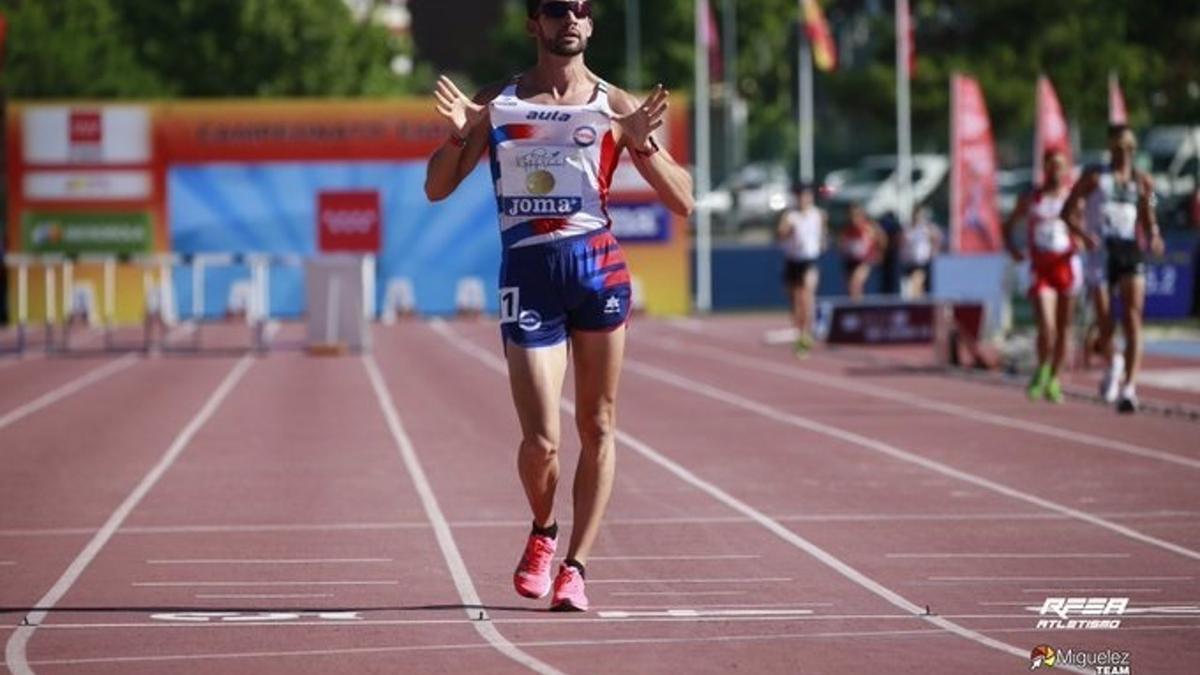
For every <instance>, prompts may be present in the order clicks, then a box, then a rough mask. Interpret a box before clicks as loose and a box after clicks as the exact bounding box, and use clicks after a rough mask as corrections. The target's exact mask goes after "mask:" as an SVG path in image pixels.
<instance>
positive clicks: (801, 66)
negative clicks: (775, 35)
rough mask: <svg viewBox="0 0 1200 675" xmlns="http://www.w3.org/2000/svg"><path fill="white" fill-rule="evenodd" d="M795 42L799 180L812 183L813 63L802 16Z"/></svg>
mask: <svg viewBox="0 0 1200 675" xmlns="http://www.w3.org/2000/svg"><path fill="white" fill-rule="evenodd" d="M796 26H797V37H796V43H797V44H798V45H799V50H798V51H799V56H798V58H799V63H798V64H797V66H796V70H797V73H798V74H799V78H798V79H799V88H800V90H799V91H798V92H797V102H798V103H799V108H800V120H799V124H800V128H799V131H800V134H799V136H800V147H799V151H800V174H799V175H800V182H801V183H810V184H811V183H812V182H813V174H814V173H816V172H815V171H814V169H813V82H812V81H813V64H812V46H811V45H810V44H809V43H808V37H807V36H806V35H805V32H804V23H803V17H801V22H800V23H798V24H796Z"/></svg>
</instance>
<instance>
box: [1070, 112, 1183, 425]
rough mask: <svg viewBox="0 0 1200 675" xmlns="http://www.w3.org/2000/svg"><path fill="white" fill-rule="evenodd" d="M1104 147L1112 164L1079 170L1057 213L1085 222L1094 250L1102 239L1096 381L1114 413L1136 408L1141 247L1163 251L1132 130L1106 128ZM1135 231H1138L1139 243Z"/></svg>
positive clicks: (1097, 292) (1074, 225)
mask: <svg viewBox="0 0 1200 675" xmlns="http://www.w3.org/2000/svg"><path fill="white" fill-rule="evenodd" d="M1108 149H1109V153H1110V155H1111V163H1110V164H1109V165H1108V166H1105V167H1100V168H1097V169H1091V170H1089V171H1087V172H1086V173H1084V175H1083V177H1082V178H1081V179H1079V182H1078V183H1076V184H1075V188H1074V189H1073V190H1072V191H1071V196H1070V197H1069V198H1068V199H1067V203H1066V204H1065V205H1064V206H1063V212H1062V214H1063V218H1064V219H1065V220H1067V222H1068V223H1070V224H1072V229H1076V230H1080V231H1082V227H1083V225H1084V221H1086V225H1087V232H1086V236H1087V242H1088V247H1089V248H1091V249H1095V248H1097V247H1098V246H1100V245H1101V242H1103V246H1104V254H1105V258H1106V260H1105V268H1106V270H1105V271H1106V275H1105V283H1102V284H1099V285H1098V286H1097V287H1096V288H1095V292H1094V294H1093V298H1094V300H1095V306H1096V316H1097V321H1098V322H1099V324H1100V338H1099V340H1100V344H1099V347H1100V350H1101V352H1102V353H1103V354H1104V356H1105V358H1106V359H1108V366H1109V367H1108V370H1107V373H1106V375H1105V377H1104V379H1103V380H1102V381H1101V383H1100V389H1101V391H1100V393H1101V396H1103V397H1104V399H1105V400H1106V401H1109V402H1114V401H1115V402H1116V404H1117V410H1118V411H1120V412H1126V413H1132V412H1135V411H1137V406H1138V403H1137V389H1136V384H1135V383H1136V380H1137V373H1138V367H1139V366H1140V365H1141V359H1142V308H1143V305H1144V303H1145V297H1146V278H1145V276H1144V274H1145V263H1144V261H1143V254H1142V245H1143V243H1144V244H1146V245H1148V246H1149V248H1150V252H1151V253H1152V254H1154V255H1162V252H1163V240H1162V234H1161V233H1160V231H1159V229H1158V220H1157V217H1156V215H1155V213H1154V205H1155V196H1154V181H1153V180H1152V179H1151V178H1150V176H1148V175H1147V174H1145V173H1144V172H1141V171H1138V170H1136V169H1135V168H1134V167H1133V154H1134V151H1135V150H1136V149H1137V139H1136V138H1135V137H1134V135H1133V131H1132V130H1131V129H1130V128H1129V127H1127V126H1125V125H1114V126H1113V127H1110V129H1109V134H1108ZM1081 205H1083V206H1084V207H1085V209H1086V213H1083V212H1084V209H1081V208H1080V206H1081ZM1139 232H1140V234H1141V235H1143V238H1142V239H1141V241H1139V236H1138V235H1139ZM1111 288H1116V290H1117V292H1119V293H1120V294H1121V298H1122V299H1123V300H1124V302H1123V303H1122V305H1123V316H1122V324H1123V328H1124V333H1125V355H1124V359H1123V361H1124V362H1123V363H1122V359H1121V358H1120V357H1119V356H1118V355H1116V354H1115V352H1114V349H1113V339H1112V338H1113V333H1114V332H1115V325H1114V320H1113V316H1112V312H1111V311H1110V303H1109V293H1110V289H1111ZM1122 365H1123V366H1124V377H1123V378H1121V374H1122V373H1121V370H1122ZM1118 382H1120V388H1119V390H1118V386H1117V384H1118Z"/></svg>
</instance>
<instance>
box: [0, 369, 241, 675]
mask: <svg viewBox="0 0 1200 675" xmlns="http://www.w3.org/2000/svg"><path fill="white" fill-rule="evenodd" d="M253 364H254V358H253V357H251V356H249V355H247V356H244V357H242V358H241V359H240V360H239V361H238V362H237V364H235V365H234V366H233V368H232V369H230V371H229V373H228V374H227V375H226V376H225V379H223V380H221V384H220V385H218V386H217V388H216V390H214V391H213V393H212V395H211V396H209V397H208V400H207V401H205V402H204V405H203V407H201V408H200V411H199V412H197V413H196V415H195V417H193V418H192V419H191V420H190V421H189V422H188V423H187V426H185V427H184V428H183V430H182V431H180V432H179V435H178V436H176V437H175V440H174V441H173V442H172V443H171V446H170V447H169V448H167V451H166V453H165V454H163V456H162V458H161V459H159V460H158V463H157V464H155V465H154V467H153V468H152V469H150V471H149V472H148V473H147V474H146V475H145V476H144V477H142V480H141V481H140V482H139V483H138V484H137V486H136V487H134V488H133V492H130V493H129V496H127V497H126V498H125V501H123V502H121V504H120V506H118V507H117V509H116V510H115V511H113V512H112V515H110V516H109V517H108V520H106V521H105V522H104V525H102V526H101V527H100V529H99V530H98V531H97V532H96V534H95V535H93V536H92V538H91V540H90V541H88V543H87V546H85V547H84V548H83V550H82V551H80V552H79V555H78V556H76V557H75V560H73V561H72V562H71V565H70V566H69V567H68V568H67V571H66V572H63V575H62V576H61V577H59V579H58V581H56V582H55V583H54V586H53V587H51V588H50V590H49V591H48V592H47V593H46V595H44V596H42V599H41V600H38V601H37V603H36V605H35V606H36V607H37V608H38V609H36V610H35V611H32V612H30V613H29V614H27V615H26V616H25V622H26V623H27V624H29V625H23V626H21V627H20V628H17V630H15V631H14V632H13V634H12V635H10V636H9V637H8V642H7V644H6V645H5V649H4V658H5V661H6V662H7V663H8V667H9V669H10V670H11V671H12V672H13V673H14V675H30V674H31V673H32V672H33V670H32V669H30V667H29V663H28V661H26V659H25V645H26V644H27V643H28V642H29V638H30V637H32V636H33V632H34V631H35V630H37V628H38V626H39V625H40V624H41V623H42V622H43V621H45V620H46V616H47V615H48V614H49V612H50V610H51V608H53V607H54V606H55V605H57V604H58V601H59V600H61V599H62V597H63V596H64V595H66V593H67V591H68V590H69V589H70V588H71V586H73V585H74V584H75V581H76V580H78V579H79V576H80V575H81V574H83V571H84V569H86V568H87V566H88V565H89V564H91V562H92V560H94V559H95V558H96V556H97V555H98V554H99V553H100V549H102V548H103V547H104V545H105V544H107V543H108V540H109V539H112V536H113V534H114V533H115V532H116V531H117V529H118V528H120V527H121V523H123V522H125V519H126V518H128V517H129V514H130V513H131V512H132V511H133V509H134V508H135V507H136V506H137V505H138V503H140V502H141V501H142V498H144V497H145V496H146V493H148V492H150V489H151V488H152V487H154V485H155V483H157V482H158V480H159V479H160V478H162V476H163V474H165V473H166V472H167V469H169V468H171V465H172V464H174V463H175V460H176V458H178V457H179V455H180V453H182V452H183V450H184V448H186V447H187V446H188V444H189V443H191V441H192V437H194V436H195V435H196V433H197V432H199V431H200V427H202V426H204V424H205V423H207V422H208V420H209V418H211V417H212V416H213V413H215V412H216V411H217V408H218V407H220V405H221V402H222V401H224V400H225V398H226V397H227V396H229V393H230V392H232V391H233V388H234V387H235V386H237V383H238V381H239V380H241V379H242V376H243V375H245V374H246V371H247V370H249V369H250V366H251V365H253Z"/></svg>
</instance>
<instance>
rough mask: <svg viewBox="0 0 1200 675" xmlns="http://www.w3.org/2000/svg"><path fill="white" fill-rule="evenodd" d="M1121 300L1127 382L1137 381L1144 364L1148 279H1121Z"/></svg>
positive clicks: (1131, 275)
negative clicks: (1144, 330) (1143, 336)
mask: <svg viewBox="0 0 1200 675" xmlns="http://www.w3.org/2000/svg"><path fill="white" fill-rule="evenodd" d="M1121 300H1122V305H1124V310H1125V315H1124V316H1123V317H1121V319H1122V320H1121V323H1122V326H1123V328H1124V331H1125V382H1124V384H1130V383H1133V382H1135V381H1136V380H1137V374H1138V367H1139V366H1141V364H1142V309H1143V307H1144V306H1145V304H1146V278H1145V277H1143V276H1142V275H1140V274H1130V275H1128V276H1125V277H1122V279H1121Z"/></svg>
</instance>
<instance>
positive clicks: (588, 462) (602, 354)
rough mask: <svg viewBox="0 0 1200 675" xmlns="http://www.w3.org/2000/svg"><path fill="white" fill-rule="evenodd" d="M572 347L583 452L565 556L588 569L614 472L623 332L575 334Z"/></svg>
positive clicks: (576, 423)
mask: <svg viewBox="0 0 1200 675" xmlns="http://www.w3.org/2000/svg"><path fill="white" fill-rule="evenodd" d="M571 345H572V351H573V352H574V354H573V356H574V361H575V426H576V428H577V429H578V430H579V441H580V444H581V448H580V452H579V465H578V466H577V467H576V469H575V485H574V490H573V493H574V500H575V515H574V523H575V524H574V527H572V528H571V545H570V548H569V549H568V550H567V557H568V558H572V559H574V560H577V561H579V562H580V564H587V557H588V555H589V554H590V553H591V550H592V544H593V543H594V542H595V541H596V535H597V533H598V532H599V530H600V519H601V518H602V517H603V516H604V510H605V508H606V507H607V506H608V497H609V495H610V494H611V493H612V484H613V473H614V472H615V470H616V459H617V457H616V428H617V384H618V382H619V380H620V378H621V361H622V360H623V358H624V354H625V327H624V326H622V327H620V328H618V329H616V330H613V331H610V332H590V331H577V332H575V333H573V334H572V336H571Z"/></svg>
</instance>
